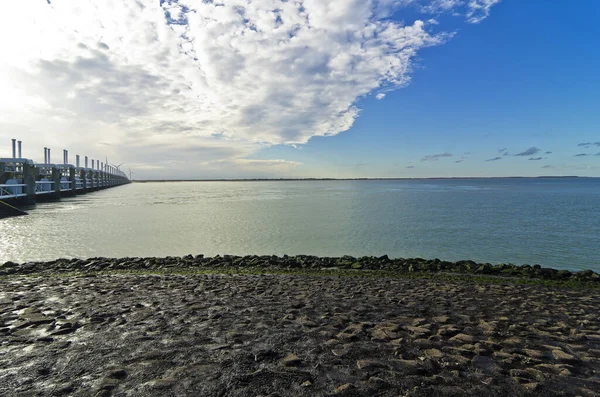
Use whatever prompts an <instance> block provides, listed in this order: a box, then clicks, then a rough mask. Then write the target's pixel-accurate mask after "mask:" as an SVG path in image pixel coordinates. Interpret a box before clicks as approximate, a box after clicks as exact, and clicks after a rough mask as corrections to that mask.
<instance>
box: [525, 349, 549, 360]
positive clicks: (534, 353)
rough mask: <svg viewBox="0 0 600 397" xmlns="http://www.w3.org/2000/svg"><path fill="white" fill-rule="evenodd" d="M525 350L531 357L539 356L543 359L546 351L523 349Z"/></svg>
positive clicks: (538, 357)
mask: <svg viewBox="0 0 600 397" xmlns="http://www.w3.org/2000/svg"><path fill="white" fill-rule="evenodd" d="M523 352H524V353H525V354H527V355H528V356H529V357H531V358H537V359H538V360H539V359H542V358H543V357H544V353H543V352H541V351H539V350H533V349H523Z"/></svg>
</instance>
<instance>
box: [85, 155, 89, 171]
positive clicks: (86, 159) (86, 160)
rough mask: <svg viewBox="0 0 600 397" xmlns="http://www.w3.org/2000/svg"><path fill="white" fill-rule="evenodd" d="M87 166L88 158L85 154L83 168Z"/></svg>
mask: <svg viewBox="0 0 600 397" xmlns="http://www.w3.org/2000/svg"><path fill="white" fill-rule="evenodd" d="M87 167H88V158H87V156H85V168H87Z"/></svg>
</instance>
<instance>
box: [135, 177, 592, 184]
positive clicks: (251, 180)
mask: <svg viewBox="0 0 600 397" xmlns="http://www.w3.org/2000/svg"><path fill="white" fill-rule="evenodd" d="M574 178H577V179H599V178H600V177H595V176H576V175H567V176H458V177H424V178H245V179H224V178H222V179H135V180H132V182H134V183H151V182H304V181H309V182H310V181H419V180H464V179H574Z"/></svg>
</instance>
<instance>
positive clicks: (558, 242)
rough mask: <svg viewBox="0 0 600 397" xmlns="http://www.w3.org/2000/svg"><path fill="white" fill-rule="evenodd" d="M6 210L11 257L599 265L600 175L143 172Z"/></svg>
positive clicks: (4, 245) (2, 245) (4, 241)
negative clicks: (241, 177)
mask: <svg viewBox="0 0 600 397" xmlns="http://www.w3.org/2000/svg"><path fill="white" fill-rule="evenodd" d="M30 214H31V215H30V216H25V217H18V218H11V219H4V220H0V262H3V261H7V260H12V261H17V262H25V261H30V260H50V259H56V258H60V257H93V256H108V257H124V256H167V255H185V254H190V253H191V254H199V253H203V254H206V255H215V254H238V255H244V254H277V255H283V254H290V255H292V254H314V255H327V256H341V255H344V254H349V255H354V256H362V255H383V254H388V255H389V256H390V257H416V256H419V257H424V258H440V259H445V260H459V259H473V260H476V261H484V262H491V263H501V262H503V263H508V262H512V263H516V264H523V263H529V264H535V263H539V264H541V265H544V266H552V267H556V268H568V269H581V268H591V269H595V270H600V256H599V255H598V253H599V252H600V251H599V247H600V179H487V180H485V179H484V180H481V179H479V180H415V181H310V182H304V181H301V182H179V183H134V184H131V185H128V186H123V187H118V188H113V189H108V190H104V191H101V192H96V193H93V194H88V195H82V196H79V197H76V198H70V199H63V200H61V201H60V202H54V203H44V204H39V205H38V206H37V207H36V208H35V209H32V210H31V211H30Z"/></svg>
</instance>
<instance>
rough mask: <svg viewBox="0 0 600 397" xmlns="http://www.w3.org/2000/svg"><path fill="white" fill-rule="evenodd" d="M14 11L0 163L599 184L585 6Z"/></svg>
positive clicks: (31, 4)
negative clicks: (583, 179)
mask: <svg viewBox="0 0 600 397" xmlns="http://www.w3.org/2000/svg"><path fill="white" fill-rule="evenodd" d="M13 3H15V4H7V5H5V8H8V9H6V10H5V12H4V13H3V15H4V16H3V17H2V18H3V21H0V22H2V23H0V51H1V52H2V53H3V54H5V56H4V57H3V59H2V60H0V93H1V94H0V112H2V114H3V115H4V117H3V118H2V119H1V120H0V142H6V144H5V145H3V146H0V156H7V155H9V154H10V138H18V139H21V140H23V142H24V143H23V144H24V155H25V156H26V157H30V158H33V159H34V160H37V161H41V160H42V159H43V147H44V146H48V147H52V148H53V153H59V152H61V150H62V149H68V150H69V151H70V153H71V155H72V158H73V157H74V154H80V155H82V156H84V155H87V156H89V157H90V158H96V159H102V160H104V159H105V158H106V157H108V158H109V161H110V162H112V163H115V164H119V163H123V162H124V163H125V165H124V167H125V168H126V169H128V168H131V169H132V171H134V172H136V177H138V178H148V179H163V178H254V177H274V178H279V177H342V178H352V177H435V176H444V177H452V176H514V175H522V176H536V175H582V176H600V131H599V127H598V126H599V125H600V115H599V113H598V111H597V109H600V94H598V93H600V78H599V77H598V72H597V71H598V70H600V55H599V53H600V51H597V50H596V49H595V47H597V43H598V40H599V39H600V28H599V27H598V25H597V21H598V17H600V4H599V3H598V2H596V1H593V0H581V1H578V2H577V3H576V6H574V5H573V3H571V2H548V1H542V0H528V1H526V2H524V1H516V0H331V1H329V2H322V1H317V0H290V1H287V2H282V1H279V0H251V1H245V0H244V1H242V0H224V1H222V2H220V3H213V2H194V1H191V0H170V1H147V2H142V3H137V2H129V1H125V0H121V1H115V2H114V3H113V4H107V3H104V2H97V1H93V0H82V1H78V2H72V1H68V0H51V1H49V2H45V1H37V0H23V1H20V2H13ZM14 15H23V18H14V17H13V16H14ZM132 21H135V23H133V22H132ZM3 148H4V149H3Z"/></svg>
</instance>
